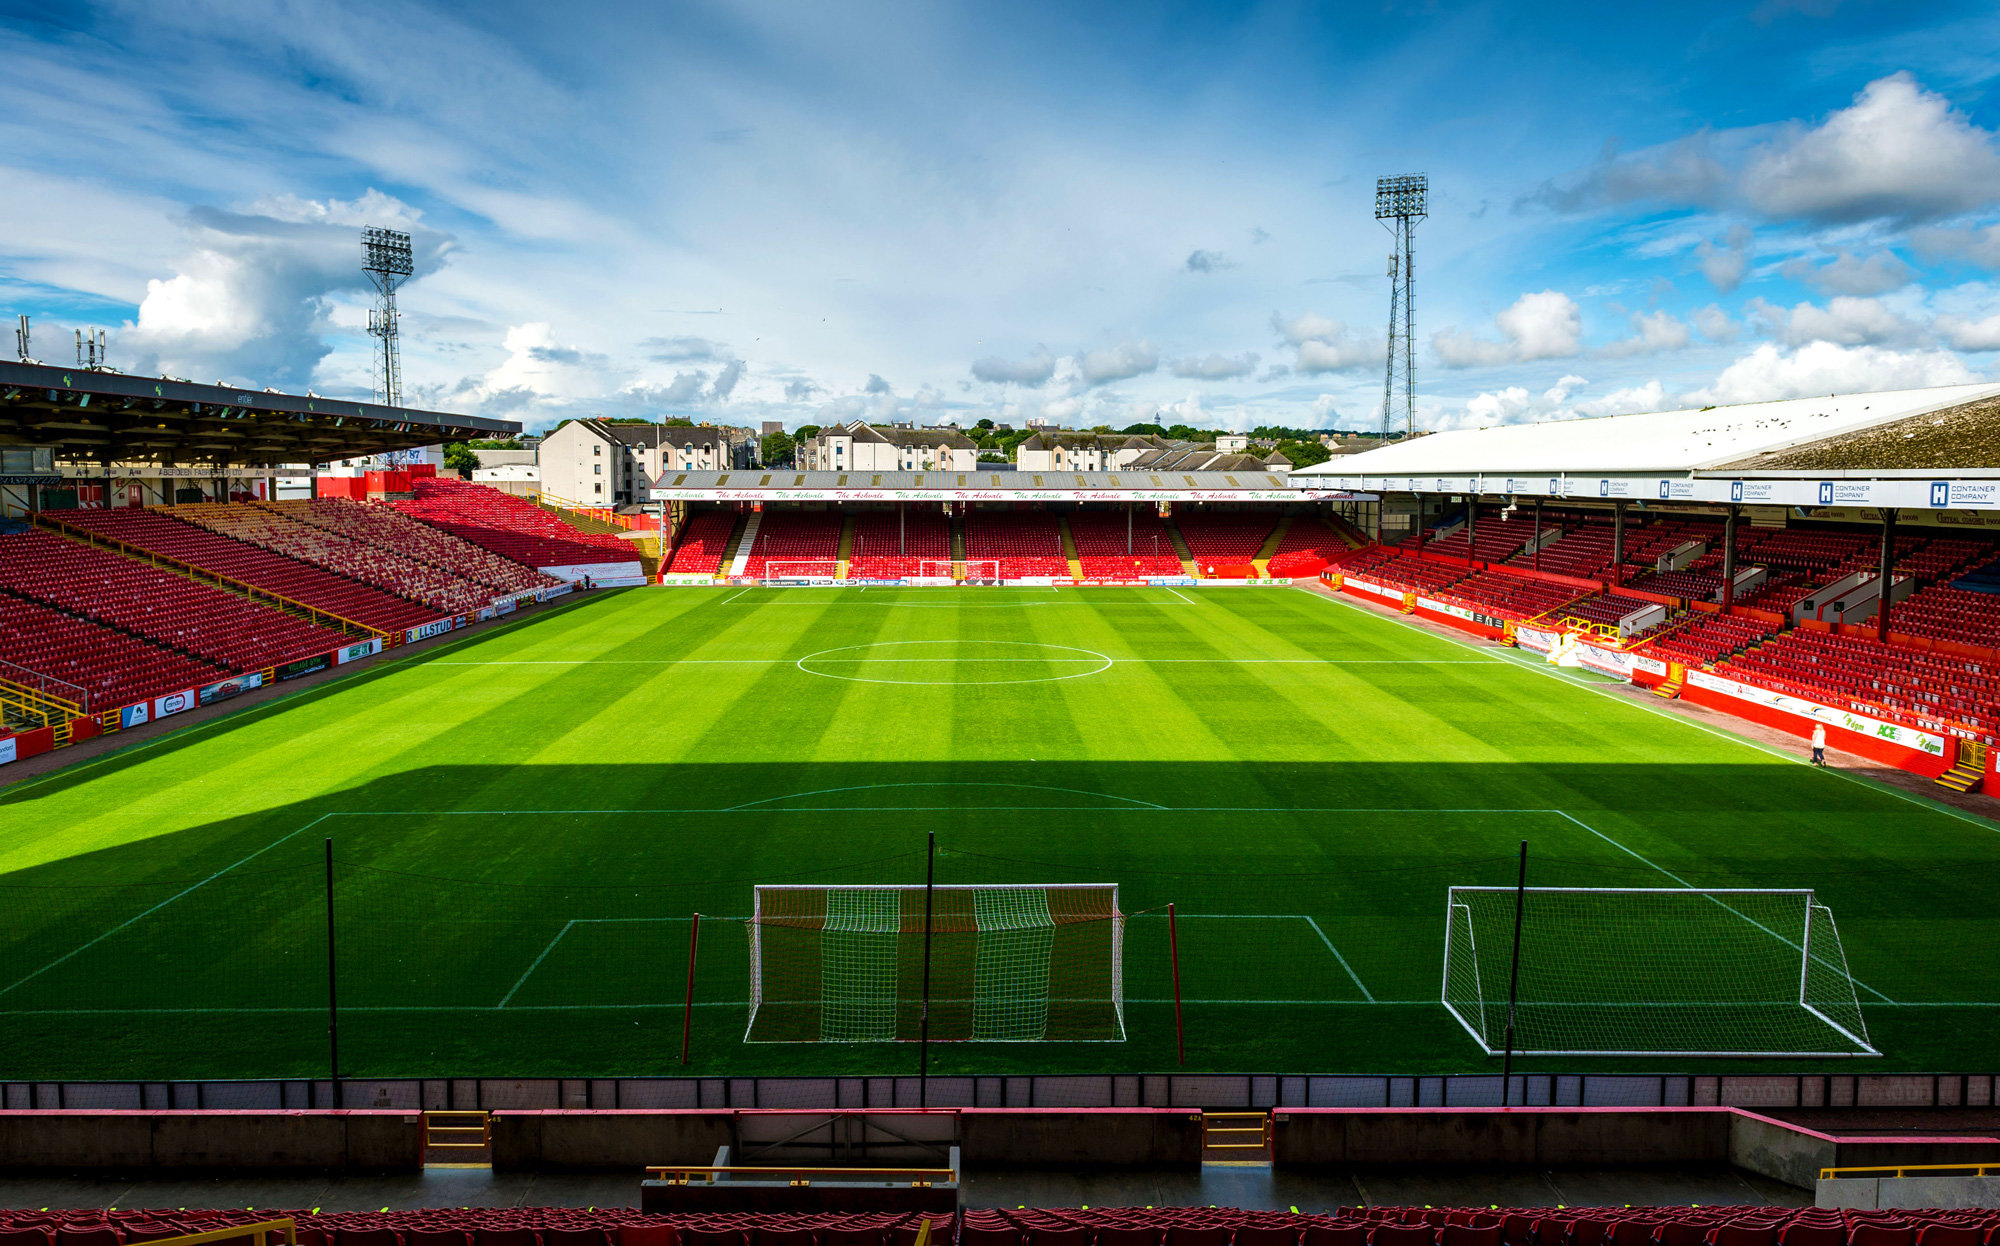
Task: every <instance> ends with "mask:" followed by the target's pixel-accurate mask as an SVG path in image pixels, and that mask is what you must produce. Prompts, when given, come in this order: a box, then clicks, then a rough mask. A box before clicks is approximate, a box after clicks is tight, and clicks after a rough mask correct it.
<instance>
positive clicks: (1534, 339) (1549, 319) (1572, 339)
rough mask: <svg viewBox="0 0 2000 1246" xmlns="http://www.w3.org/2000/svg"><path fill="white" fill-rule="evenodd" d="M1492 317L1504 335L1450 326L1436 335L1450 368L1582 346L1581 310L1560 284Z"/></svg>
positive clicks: (1556, 355)
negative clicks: (1496, 337)
mask: <svg viewBox="0 0 2000 1246" xmlns="http://www.w3.org/2000/svg"><path fill="white" fill-rule="evenodd" d="M1493 323H1494V324H1495V325H1497V326H1498V327H1499V329H1500V333H1501V336H1502V340H1501V341H1497V342H1496V341H1493V340H1491V339H1489V338H1481V337H1477V336H1475V335H1473V334H1471V333H1466V332H1460V331H1459V330H1456V329H1445V330H1443V331H1441V332H1439V333H1438V334H1436V335H1435V336H1433V337H1432V338H1431V348H1432V349H1433V350H1435V351H1436V352H1437V355H1438V358H1439V359H1440V360H1441V361H1442V362H1443V363H1444V365H1445V366H1446V367H1447V368H1470V367H1477V366H1481V365H1492V364H1502V363H1526V362H1528V361H1530V360H1534V359H1561V358H1564V357H1566V356H1569V355H1574V354H1576V353H1577V352H1578V351H1579V350H1581V349H1582V344H1583V313H1582V310H1581V309H1580V308H1578V307H1577V305H1576V301H1575V300H1574V299H1572V298H1570V296H1569V295H1567V294H1564V293H1562V292H1561V291H1559V290H1543V291H1540V292H1539V293H1535V294H1523V295H1522V296H1521V297H1520V298H1518V299H1516V300H1515V301H1514V305H1513V306H1511V307H1509V308H1507V309H1506V310H1505V311H1503V312H1501V313H1500V314H1499V315H1497V316H1495V317H1494V318H1493Z"/></svg>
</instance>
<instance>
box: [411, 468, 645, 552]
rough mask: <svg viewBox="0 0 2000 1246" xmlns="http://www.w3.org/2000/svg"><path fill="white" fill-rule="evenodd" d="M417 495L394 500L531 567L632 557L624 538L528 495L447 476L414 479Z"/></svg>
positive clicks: (427, 519) (421, 517) (441, 526)
mask: <svg viewBox="0 0 2000 1246" xmlns="http://www.w3.org/2000/svg"><path fill="white" fill-rule="evenodd" d="M410 483H411V486H412V487H413V488H414V489H415V492H416V496H415V497H414V498H410V499H405V500H401V501H395V502H390V503H388V505H389V506H390V507H391V508H393V509H395V510H396V511H398V512H400V513H402V514H404V515H408V516H409V517H410V518H412V519H418V520H422V521H423V522H424V523H427V524H429V525H431V526H432V527H434V528H438V529H440V530H442V531H445V532H449V533H450V534H451V535H453V536H455V537H459V538H461V539H462V540H466V541H469V542H471V543H472V544H474V545H477V546H479V547H480V548H482V549H487V550H491V551H492V552H494V553H496V554H498V555H500V556H501V557H503V558H506V559H509V560H511V561H513V562H517V563H520V564H521V565H522V566H526V567H537V568H539V567H583V566H590V565H592V564H594V563H606V562H631V561H634V560H635V557H636V556H635V555H634V554H633V552H632V545H631V543H630V542H628V541H626V540H625V539H624V538H623V537H617V536H612V535H611V534H609V533H604V532H583V531H580V530H579V529H576V528H573V527H571V526H570V525H568V524H566V523H564V522H563V521H562V520H560V519H558V518H556V516H555V515H554V514H552V513H551V512H549V511H548V510H545V509H543V508H542V507H540V506H537V505H535V504H534V503H533V502H530V501H528V500H527V499H526V498H520V497H515V496H514V495H513V494H511V493H502V492H501V491H500V490H498V489H495V488H492V487H490V486H488V485H476V484H472V483H470V482H468V481H463V480H454V479H451V478H450V477H446V476H438V477H434V478H425V477H418V478H417V479H415V480H413V481H411V482H410Z"/></svg>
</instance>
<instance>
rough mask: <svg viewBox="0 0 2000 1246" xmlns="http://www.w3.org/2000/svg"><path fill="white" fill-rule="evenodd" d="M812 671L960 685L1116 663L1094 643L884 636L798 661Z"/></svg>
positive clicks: (874, 680)
mask: <svg viewBox="0 0 2000 1246" xmlns="http://www.w3.org/2000/svg"><path fill="white" fill-rule="evenodd" d="M797 666H798V668H799V669H800V670H802V671H804V672H805V673H806V674H808V675H818V676H820V677H822V678H825V679H844V680H847V681H849V682H851V683H858V684H907V685H918V686H932V687H954V686H967V685H983V684H1045V683H1052V682H1054V681H1056V680H1061V679H1082V678H1083V677H1084V676H1086V675H1099V674H1102V673H1104V672H1105V671H1108V670H1110V669H1111V659H1110V658H1108V657H1106V656H1104V655H1103V654H1101V653H1098V652H1097V651H1096V650H1094V649H1078V648H1075V647H1073V646H1070V645H1048V644H1042V643H1040V642H1038V641H1032V640H881V641H876V642H875V643H873V644H867V645H846V646H843V647H841V648H838V649H822V650H820V651H819V652H818V653H809V654H807V655H806V656H804V657H802V658H800V659H799V660H798V662H797Z"/></svg>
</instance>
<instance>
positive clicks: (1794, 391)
mask: <svg viewBox="0 0 2000 1246" xmlns="http://www.w3.org/2000/svg"><path fill="white" fill-rule="evenodd" d="M1976 379H1977V378H1976V377H1974V376H1973V374H1972V372H1971V371H1970V370H1968V369H1967V368H1966V366H1965V364H1964V363H1963V362H1961V361H1960V360H1959V358H1958V356H1956V355H1954V354H1952V353H1951V352H1950V351H1943V350H1912V351H1896V350H1889V349H1887V348H1885V347H1881V346H1841V345H1838V344H1836V343H1833V342H1813V343H1810V344H1809V345H1806V346H1801V347H1799V348H1798V349H1797V350H1795V351H1792V352H1791V353H1790V354H1786V353H1785V352H1784V351H1782V350H1780V349H1779V348H1778V347H1777V346H1775V345H1773V344H1772V343H1770V342H1766V343H1764V344H1763V345H1761V346H1759V347H1758V348H1757V349H1756V350H1754V351H1752V352H1751V353H1749V354H1747V355H1745V356H1743V357H1742V358H1741V359H1738V360H1737V361H1736V362H1735V363H1732V364H1730V365H1729V366H1728V367H1727V368H1724V369H1723V370H1722V373H1721V374H1720V375H1719V376H1717V377H1716V378H1715V380H1714V381H1712V382H1710V383H1709V384H1708V385H1707V386H1705V387H1703V388H1701V389H1698V390H1695V391H1694V392H1693V393H1691V394H1688V395H1686V396H1685V398H1684V401H1686V402H1688V403H1690V404H1692V405H1696V406H1710V405H1719V404H1723V403H1736V402H1764V401H1769V400H1772V399H1777V398H1804V397H1807V396H1809V395H1813V394H1855V393H1867V392H1869V391H1870V390H1878V389H1919V388H1923V387H1925V386H1931V385H1959V384H1963V383H1965V382H1968V381H1972V380H1976Z"/></svg>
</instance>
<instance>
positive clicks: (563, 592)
mask: <svg viewBox="0 0 2000 1246" xmlns="http://www.w3.org/2000/svg"><path fill="white" fill-rule="evenodd" d="M571 587H572V586H570V585H568V584H557V585H555V586H553V587H551V588H544V589H540V590H538V591H537V592H536V593H535V600H536V601H554V600H555V599H556V598H558V597H567V596H568V595H569V594H570V592H571Z"/></svg>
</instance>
